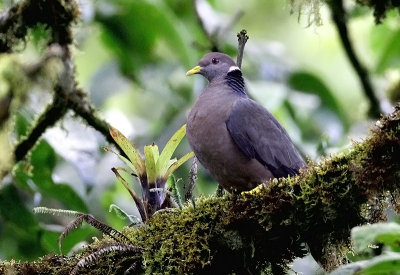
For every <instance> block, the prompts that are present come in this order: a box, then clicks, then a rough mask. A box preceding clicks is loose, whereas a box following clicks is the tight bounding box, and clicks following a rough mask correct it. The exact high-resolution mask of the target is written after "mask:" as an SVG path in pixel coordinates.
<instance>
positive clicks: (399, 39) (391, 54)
mask: <svg viewBox="0 0 400 275" xmlns="http://www.w3.org/2000/svg"><path fill="white" fill-rule="evenodd" d="M382 41H386V43H385V47H384V48H383V49H382V51H381V52H380V56H379V58H378V62H377V64H376V72H377V73H383V72H384V71H385V69H387V68H390V67H394V68H396V67H397V68H398V67H399V65H400V47H399V45H400V30H398V31H396V32H391V33H390V37H389V38H388V39H387V40H381V42H382Z"/></svg>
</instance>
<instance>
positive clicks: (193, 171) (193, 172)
mask: <svg viewBox="0 0 400 275" xmlns="http://www.w3.org/2000/svg"><path fill="white" fill-rule="evenodd" d="M196 182H197V158H196V157H193V161H192V165H191V166H190V171H189V183H188V187H187V189H186V193H185V201H188V200H190V201H192V202H193V190H194V187H195V186H196Z"/></svg>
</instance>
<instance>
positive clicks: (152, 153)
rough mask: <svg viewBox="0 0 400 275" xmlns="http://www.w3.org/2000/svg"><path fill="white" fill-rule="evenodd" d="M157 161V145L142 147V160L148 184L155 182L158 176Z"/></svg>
mask: <svg viewBox="0 0 400 275" xmlns="http://www.w3.org/2000/svg"><path fill="white" fill-rule="evenodd" d="M157 159H158V147H157V145H154V144H153V145H146V146H144V160H145V163H146V174H147V181H148V182H155V181H156V178H157V174H158V169H157V167H156V163H157Z"/></svg>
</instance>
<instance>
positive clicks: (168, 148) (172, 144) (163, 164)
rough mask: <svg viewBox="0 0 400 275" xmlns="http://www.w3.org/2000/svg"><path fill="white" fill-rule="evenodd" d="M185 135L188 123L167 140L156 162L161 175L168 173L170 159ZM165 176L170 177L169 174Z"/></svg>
mask: <svg viewBox="0 0 400 275" xmlns="http://www.w3.org/2000/svg"><path fill="white" fill-rule="evenodd" d="M185 135H186V124H185V125H183V126H182V127H181V128H180V129H179V130H178V131H176V133H175V134H174V135H173V136H172V137H171V138H170V140H169V141H168V142H167V145H165V147H164V149H163V151H162V152H161V155H160V157H159V158H158V161H157V164H156V165H157V171H159V175H160V176H161V177H164V176H165V175H166V173H167V170H168V168H169V161H170V159H171V157H172V155H173V153H174V152H175V149H176V147H178V145H179V143H180V142H181V140H182V139H183V138H184V137H185ZM178 167H179V166H178ZM165 178H168V176H165Z"/></svg>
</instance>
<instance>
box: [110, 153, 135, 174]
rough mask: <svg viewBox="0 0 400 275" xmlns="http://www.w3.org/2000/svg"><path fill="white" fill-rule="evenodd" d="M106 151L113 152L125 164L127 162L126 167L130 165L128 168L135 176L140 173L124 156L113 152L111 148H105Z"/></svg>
mask: <svg viewBox="0 0 400 275" xmlns="http://www.w3.org/2000/svg"><path fill="white" fill-rule="evenodd" d="M104 150H105V151H106V152H111V153H114V154H116V155H117V156H118V157H119V158H120V159H121V160H122V161H123V162H125V164H126V165H128V167H129V168H130V169H131V170H132V171H133V173H134V174H135V175H137V174H138V172H137V170H136V167H135V166H133V164H132V162H130V161H129V159H127V158H126V157H124V156H122V155H120V154H118V153H117V152H114V150H112V149H111V148H109V147H104Z"/></svg>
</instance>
